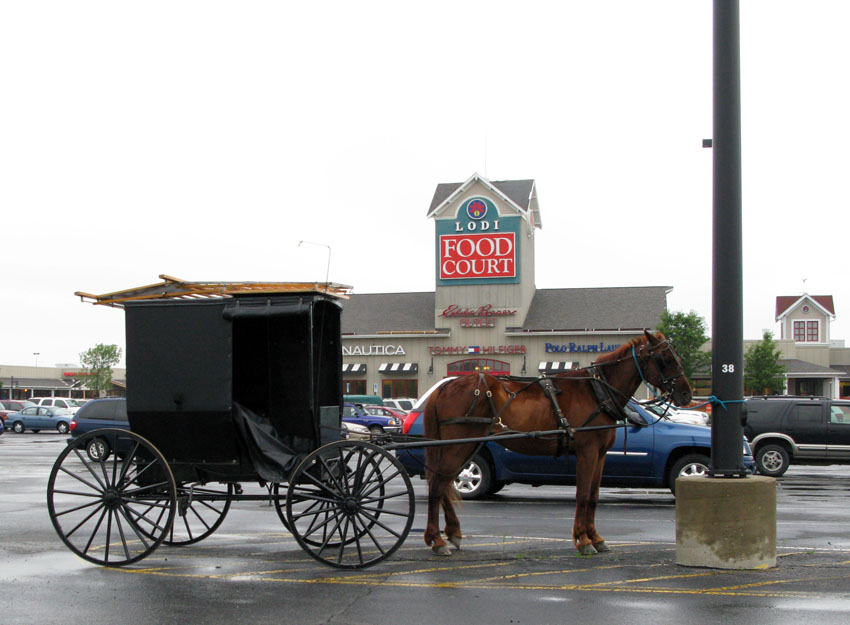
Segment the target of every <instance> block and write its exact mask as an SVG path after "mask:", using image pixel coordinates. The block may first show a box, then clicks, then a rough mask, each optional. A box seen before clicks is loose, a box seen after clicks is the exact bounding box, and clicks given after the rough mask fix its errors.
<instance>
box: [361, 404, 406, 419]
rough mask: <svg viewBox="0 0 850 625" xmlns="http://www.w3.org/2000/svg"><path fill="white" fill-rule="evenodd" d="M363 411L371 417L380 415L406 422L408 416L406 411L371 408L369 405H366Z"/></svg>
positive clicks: (382, 407) (380, 407) (383, 407)
mask: <svg viewBox="0 0 850 625" xmlns="http://www.w3.org/2000/svg"><path fill="white" fill-rule="evenodd" d="M363 410H365V411H366V412H368V413H369V414H371V415H378V416H382V417H396V418H397V419H401V420H404V418H405V417H406V416H407V411H406V410H396V409H395V408H387V407H386V406H369V405H367V404H364V405H363Z"/></svg>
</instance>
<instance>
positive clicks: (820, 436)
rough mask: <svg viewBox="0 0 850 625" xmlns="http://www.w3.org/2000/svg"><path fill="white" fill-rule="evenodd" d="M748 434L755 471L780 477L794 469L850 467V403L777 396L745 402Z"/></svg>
mask: <svg viewBox="0 0 850 625" xmlns="http://www.w3.org/2000/svg"><path fill="white" fill-rule="evenodd" d="M746 407H747V423H746V425H745V426H744V433H745V434H746V435H747V438H748V439H749V440H750V444H751V445H752V447H753V453H754V454H755V460H756V470H757V471H758V472H759V473H761V474H762V475H769V476H771V477H779V476H781V475H782V474H784V473H785V471H787V470H788V467H789V466H790V465H791V464H846V463H850V401H848V400H846V399H845V400H840V399H831V398H829V397H796V396H789V395H773V396H764V397H751V398H749V399H747V402H746Z"/></svg>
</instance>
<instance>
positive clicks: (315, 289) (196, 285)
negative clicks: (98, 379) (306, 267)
mask: <svg viewBox="0 0 850 625" xmlns="http://www.w3.org/2000/svg"><path fill="white" fill-rule="evenodd" d="M159 278H160V280H162V282H159V283H157V284H149V285H147V286H139V287H135V288H132V289H126V290H123V291H115V292H113V293H104V294H102V295H94V294H92V293H84V292H83V291H75V292H74V295H76V296H78V297H79V298H80V300H81V301H84V302H86V301H89V302H91V303H92V304H100V305H102V306H114V307H116V308H123V307H124V304H125V302H133V301H139V300H162V299H184V300H193V299H221V298H228V297H236V296H245V295H269V294H294V293H324V294H327V295H332V296H333V297H338V298H341V299H348V293H349V291H350V290H351V288H352V287H350V286H347V285H344V284H337V283H336V282H187V281H186V280H181V279H179V278H174V277H172V276H167V275H165V274H161V275H160V276H159Z"/></svg>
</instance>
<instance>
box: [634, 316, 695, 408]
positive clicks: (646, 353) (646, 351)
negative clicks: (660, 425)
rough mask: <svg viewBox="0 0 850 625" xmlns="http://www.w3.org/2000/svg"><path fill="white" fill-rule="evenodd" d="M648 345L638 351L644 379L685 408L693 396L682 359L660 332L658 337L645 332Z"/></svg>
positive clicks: (639, 364)
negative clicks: (683, 369)
mask: <svg viewBox="0 0 850 625" xmlns="http://www.w3.org/2000/svg"><path fill="white" fill-rule="evenodd" d="M644 334H645V335H646V343H644V344H643V345H641V346H640V348H638V349H637V351H636V358H635V359H636V360H637V361H638V366H639V367H640V368H641V374H642V376H643V377H644V379H645V380H646V381H647V382H649V383H650V384H652V385H653V386H655V387H656V388H659V389H661V390H662V391H663V392H665V393H669V394H670V395H671V397H672V399H673V403H674V404H676V405H677V406H684V405H685V404H688V403H690V401H691V398H692V396H693V391H692V390H691V384H690V382H688V378H687V377H685V373H684V371H682V359H681V358H680V357H679V354H677V353H676V349H675V348H674V347H673V344H672V343H671V342H670V340H669V339H667V338H665V337H664V335H663V334H661V333H660V332H659V333H658V334H656V335H653V334H650V333H649V332H647V331H646V330H644Z"/></svg>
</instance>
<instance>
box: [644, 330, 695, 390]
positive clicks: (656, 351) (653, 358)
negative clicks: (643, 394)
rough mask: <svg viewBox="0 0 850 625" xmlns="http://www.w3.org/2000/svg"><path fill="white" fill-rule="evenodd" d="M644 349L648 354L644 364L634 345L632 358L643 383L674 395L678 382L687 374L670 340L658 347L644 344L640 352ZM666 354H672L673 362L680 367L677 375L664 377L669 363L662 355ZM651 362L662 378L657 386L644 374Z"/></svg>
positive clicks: (664, 341)
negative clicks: (639, 358)
mask: <svg viewBox="0 0 850 625" xmlns="http://www.w3.org/2000/svg"><path fill="white" fill-rule="evenodd" d="M644 348H646V351H647V353H646V354H645V356H643V357H644V361H643V363H641V362H640V361H639V360H638V353H637V350H636V349H635V347H634V345H633V346H632V358H633V359H634V361H635V365H636V366H637V370H638V373H639V374H640V378H641V380H643V383H644V384H646V385H647V386H650V385H651V386H655V387H657V388H660V389H661V390H662V391H663V392H664V394H665V395H672V393H673V390H674V385H675V383H676V380H678V379H679V378H683V377H685V372H684V371H683V369H682V360H681V358H680V357H679V354H678V353H677V352H676V350H675V349H674V347H673V344H672V343H671V342H670V340H669V339H664V340H663V341H662V342H661V343H659V344H657V345H649V344H644V345H642V346H641V348H640V351H641V352H643V351H644ZM664 352H670V354H671V355H672V357H673V360H674V361H675V362H676V364H677V365H678V369H679V373H677V374H676V375H670V376H665V375H664V370H665V369H666V368H667V362H666V361H665V360H664V357H663V356H662V354H663V353H664ZM650 362H652V363H654V364H655V368H656V369H657V370H658V375H659V376H660V378H661V381H660V382H659V383H657V384H654V383H652V382H649V381H648V380H647V379H646V375H645V373H644V370H646V369H647V368H648V367H649V363H650ZM653 394H654V393H653ZM656 396H657V395H656Z"/></svg>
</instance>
